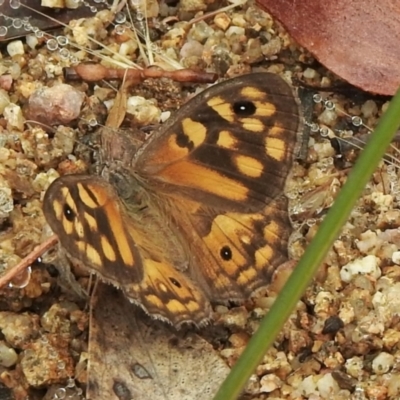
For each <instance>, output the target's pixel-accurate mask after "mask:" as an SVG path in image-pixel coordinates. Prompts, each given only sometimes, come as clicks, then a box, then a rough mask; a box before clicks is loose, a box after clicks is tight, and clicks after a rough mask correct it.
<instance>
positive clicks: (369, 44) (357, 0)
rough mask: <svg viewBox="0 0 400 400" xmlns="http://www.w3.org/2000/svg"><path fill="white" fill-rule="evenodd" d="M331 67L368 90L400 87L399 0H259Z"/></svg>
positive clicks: (388, 91) (390, 90) (386, 92)
mask: <svg viewBox="0 0 400 400" xmlns="http://www.w3.org/2000/svg"><path fill="white" fill-rule="evenodd" d="M256 1H257V3H258V5H259V6H260V7H262V8H263V9H265V10H266V11H267V12H269V13H270V14H271V15H272V16H274V17H275V18H276V19H278V20H279V21H280V22H281V23H282V24H283V25H284V26H285V28H286V29H287V31H288V32H289V34H290V35H291V36H292V37H293V38H294V39H295V40H296V41H297V42H298V43H299V44H301V45H302V46H303V47H305V48H306V49H307V50H308V51H310V52H311V53H312V54H313V55H314V56H315V58H317V59H318V60H319V61H320V62H321V63H322V64H324V65H325V66H326V67H327V68H328V69H330V70H331V71H333V72H334V73H336V74H337V75H339V76H340V77H341V78H343V79H345V80H346V81H348V82H350V83H351V84H353V85H355V86H358V87H360V88H361V89H363V90H366V91H369V92H373V93H378V94H384V95H393V94H394V93H395V91H396V90H397V88H398V87H399V85H400V46H399V43H400V3H399V2H398V0H381V1H371V0H336V1H324V0H307V1H296V0H279V1H276V0H256Z"/></svg>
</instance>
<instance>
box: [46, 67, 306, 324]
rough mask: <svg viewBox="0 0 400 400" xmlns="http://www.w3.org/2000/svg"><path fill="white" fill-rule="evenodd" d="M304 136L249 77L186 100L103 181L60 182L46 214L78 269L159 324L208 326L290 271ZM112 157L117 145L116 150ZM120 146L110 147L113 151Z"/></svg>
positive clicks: (279, 83)
mask: <svg viewBox="0 0 400 400" xmlns="http://www.w3.org/2000/svg"><path fill="white" fill-rule="evenodd" d="M301 128H302V117H301V114H300V109H299V104H298V101H297V97H296V96H295V94H294V93H293V91H292V89H291V87H290V86H289V85H288V84H287V83H286V82H285V81H284V80H283V79H282V78H280V77H279V76H277V75H274V74H270V73H253V74H249V75H244V76H241V77H237V78H234V79H231V80H227V81H225V82H223V83H219V84H217V85H214V86H212V87H211V88H209V89H207V90H205V91H203V92H202V93H201V94H199V95H197V96H196V97H194V98H193V99H192V100H190V101H188V102H187V103H186V104H185V105H184V106H183V107H181V108H180V110H179V111H178V112H177V113H176V114H175V115H174V116H173V117H171V118H170V119H169V120H168V121H167V122H166V123H165V124H163V125H162V126H161V128H160V129H159V130H158V131H157V132H156V133H153V134H152V136H151V137H150V138H149V139H148V140H147V141H146V142H145V143H144V144H143V145H142V146H141V147H140V148H139V150H138V151H136V152H135V153H134V154H133V152H132V150H130V149H131V148H133V147H134V146H131V145H130V141H131V139H130V137H129V136H125V137H123V138H122V140H115V143H118V145H117V144H115V146H120V143H121V142H123V143H125V144H124V146H123V149H121V148H119V149H118V150H119V151H120V152H121V150H123V152H124V156H123V161H118V160H113V161H112V162H111V163H110V164H109V165H110V167H109V168H108V170H107V177H108V178H107V179H105V178H104V177H98V176H90V175H68V176H63V177H61V178H58V179H57V180H55V181H54V182H53V183H52V184H51V185H50V187H49V188H48V190H47V192H46V195H45V198H44V213H45V216H46V218H47V221H48V223H49V225H50V227H51V228H52V229H53V231H54V232H55V233H56V234H57V235H58V237H59V240H60V242H61V244H62V246H63V247H64V249H65V250H66V252H67V254H68V255H69V257H70V258H72V259H73V260H75V261H78V262H80V263H82V264H84V265H85V266H87V267H88V268H90V270H92V271H93V272H95V273H97V274H99V276H100V277H101V278H102V279H103V280H104V281H106V282H109V283H111V284H113V285H115V286H117V287H119V288H121V289H122V290H123V291H124V293H125V295H126V296H127V297H128V298H129V299H130V300H131V301H132V302H134V303H136V304H138V305H140V306H141V307H142V308H143V309H144V310H145V311H146V312H147V313H149V314H150V315H152V316H153V317H156V318H160V319H164V320H167V321H170V322H171V323H172V324H173V325H175V326H179V325H181V324H182V323H187V322H190V323H194V324H196V325H201V324H203V323H204V322H206V321H207V320H208V319H209V318H210V312H211V307H210V303H212V302H216V303H227V302H228V301H231V300H232V301H243V300H244V299H246V298H247V297H248V296H249V295H250V294H252V293H253V292H254V291H255V290H257V289H259V288H261V287H265V286H266V285H267V284H268V283H269V281H270V278H271V275H272V273H273V272H274V270H275V269H276V268H277V267H278V266H279V265H280V264H282V263H283V262H285V261H286V260H287V243H288V237H289V233H290V222H289V218H288V209H287V207H288V206H287V199H286V197H285V196H284V194H283V193H284V188H285V183H286V180H287V177H288V175H289V173H290V170H291V167H292V163H293V159H294V156H295V154H296V152H297V151H298V147H299V142H300V140H299V138H300V132H301ZM108 145H109V146H111V147H112V146H113V139H111V142H110V139H109V143H108ZM115 146H114V147H115Z"/></svg>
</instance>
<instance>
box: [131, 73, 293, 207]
mask: <svg viewBox="0 0 400 400" xmlns="http://www.w3.org/2000/svg"><path fill="white" fill-rule="evenodd" d="M299 115H300V110H299V105H298V101H297V99H296V97H295V96H294V94H293V91H292V89H291V87H290V86H289V85H288V84H287V83H285V82H284V81H283V80H282V79H281V78H280V77H279V76H277V75H274V74H267V73H258V74H251V75H245V76H242V77H239V78H236V79H232V80H229V81H225V82H223V83H222V84H219V85H216V86H214V87H211V88H210V89H208V90H206V91H204V92H202V93H201V94H200V95H198V96H196V98H195V99H193V100H192V101H189V102H188V103H187V104H186V105H184V106H183V107H182V108H181V109H180V110H179V111H178V113H177V114H176V115H175V116H174V117H172V119H171V121H169V122H168V123H167V125H166V126H163V127H162V128H161V130H160V131H159V132H157V133H156V134H155V135H154V137H153V138H152V139H151V140H150V141H149V142H148V143H147V144H146V145H145V147H144V149H143V151H142V152H140V153H139V154H138V157H137V159H136V164H135V169H136V171H137V172H138V174H139V175H140V176H142V177H143V178H145V179H146V183H147V184H148V185H150V186H154V187H155V188H157V190H161V191H164V192H167V194H168V193H171V192H173V193H178V194H179V195H183V196H186V197H189V198H190V199H192V200H196V201H197V200H199V199H200V200H201V202H203V203H205V204H207V205H211V206H214V207H218V208H221V209H233V210H239V211H240V210H243V209H244V208H246V209H247V210H249V211H259V210H260V209H262V208H263V207H264V205H265V204H266V203H267V202H269V201H271V200H272V199H274V198H276V197H277V196H279V195H280V194H281V193H282V191H283V188H284V185H285V182H286V178H287V175H288V173H289V171H290V168H291V166H292V162H293V158H294V153H295V152H296V151H297V146H298V139H299V131H300V129H301V119H300V116H299Z"/></svg>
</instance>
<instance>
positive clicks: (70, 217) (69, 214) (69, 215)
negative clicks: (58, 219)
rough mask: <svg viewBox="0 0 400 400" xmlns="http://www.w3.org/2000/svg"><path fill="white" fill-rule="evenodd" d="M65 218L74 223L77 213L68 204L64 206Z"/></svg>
mask: <svg viewBox="0 0 400 400" xmlns="http://www.w3.org/2000/svg"><path fill="white" fill-rule="evenodd" d="M64 217H65V218H66V219H67V220H68V221H69V222H72V221H73V220H74V219H75V212H74V210H73V209H72V208H71V207H70V206H69V205H68V204H64Z"/></svg>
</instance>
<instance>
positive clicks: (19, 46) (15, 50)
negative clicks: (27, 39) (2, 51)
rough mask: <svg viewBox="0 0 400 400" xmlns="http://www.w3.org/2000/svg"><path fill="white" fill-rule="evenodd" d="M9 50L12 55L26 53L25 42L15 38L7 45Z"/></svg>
mask: <svg viewBox="0 0 400 400" xmlns="http://www.w3.org/2000/svg"><path fill="white" fill-rule="evenodd" d="M7 52H8V54H9V55H10V56H11V57H14V56H16V55H22V54H24V53H25V50H24V44H23V43H22V41H21V40H13V41H12V42H10V43H8V45H7Z"/></svg>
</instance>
